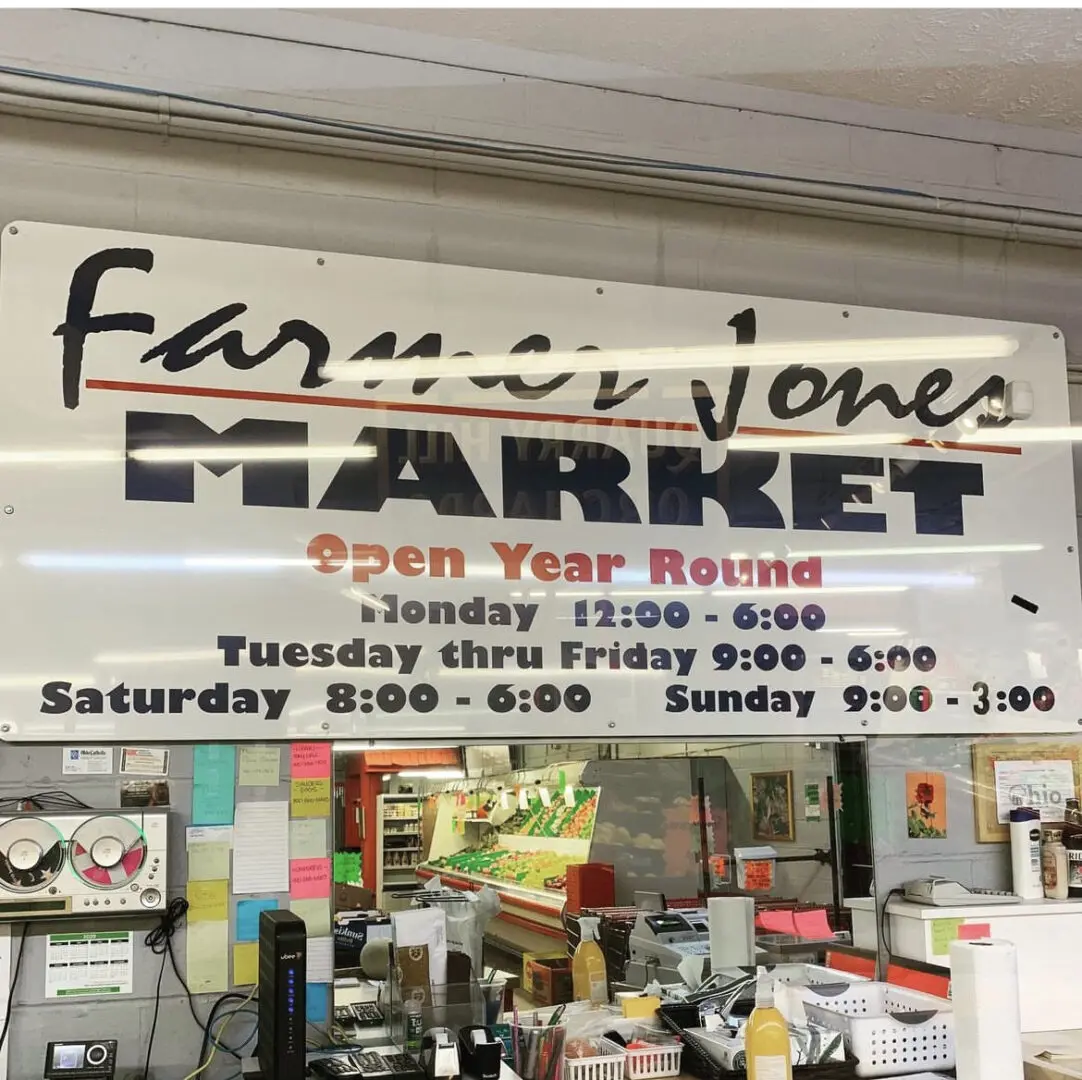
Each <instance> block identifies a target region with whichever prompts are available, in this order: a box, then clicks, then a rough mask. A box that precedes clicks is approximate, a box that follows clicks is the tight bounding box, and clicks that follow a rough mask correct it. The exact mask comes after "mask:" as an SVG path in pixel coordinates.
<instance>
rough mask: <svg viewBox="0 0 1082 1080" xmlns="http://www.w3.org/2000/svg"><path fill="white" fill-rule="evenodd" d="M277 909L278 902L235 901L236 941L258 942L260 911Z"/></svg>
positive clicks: (271, 900) (273, 900)
mask: <svg viewBox="0 0 1082 1080" xmlns="http://www.w3.org/2000/svg"><path fill="white" fill-rule="evenodd" d="M277 907H278V901H277V900H275V899H273V898H271V899H269V900H238V901H237V941H258V940H259V913H260V912H261V911H274V910H275V909H276V908H277Z"/></svg>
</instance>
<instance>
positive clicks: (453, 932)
mask: <svg viewBox="0 0 1082 1080" xmlns="http://www.w3.org/2000/svg"><path fill="white" fill-rule="evenodd" d="M442 889H443V884H442V883H441V881H440V879H439V878H438V877H434V878H431V879H430V880H429V881H428V882H427V883H426V885H425V887H424V889H422V890H421V891H422V897H423V894H424V892H425V891H432V892H435V891H438V890H442ZM440 907H441V908H442V909H443V911H444V912H445V913H446V916H447V948H448V949H452V950H454V951H455V952H460V953H465V954H466V955H467V956H468V957H469V958H470V965H471V968H472V971H473V976H474V978H475V979H480V978H481V974H482V972H483V970H484V961H483V959H482V956H483V950H484V937H485V928H486V927H487V926H488V924H489V922H491V920H492V919H493V918H494V917H495V916H496V915H498V914H499V912H500V897H499V894H498V893H496V892H495V890H493V889H490V888H489V887H488V886H487V885H486V886H484V888H482V889H481V890H480V891H478V892H464V893H462V902H461V903H458V902H456V903H453V904H441V905H440Z"/></svg>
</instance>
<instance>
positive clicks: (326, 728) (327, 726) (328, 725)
mask: <svg viewBox="0 0 1082 1080" xmlns="http://www.w3.org/2000/svg"><path fill="white" fill-rule="evenodd" d="M319 726H320V727H321V728H322V729H323V730H324V731H330V730H331V725H330V724H329V723H327V721H326V720H324V721H323V723H322V724H320V725H319Z"/></svg>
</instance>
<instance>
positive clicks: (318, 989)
mask: <svg viewBox="0 0 1082 1080" xmlns="http://www.w3.org/2000/svg"><path fill="white" fill-rule="evenodd" d="M330 996H331V988H330V984H329V983H309V984H308V986H307V987H306V988H305V991H304V1004H305V1009H304V1013H305V1019H306V1020H307V1021H308V1022H309V1023H310V1024H325V1023H326V1022H327V999H328V998H329V997H330Z"/></svg>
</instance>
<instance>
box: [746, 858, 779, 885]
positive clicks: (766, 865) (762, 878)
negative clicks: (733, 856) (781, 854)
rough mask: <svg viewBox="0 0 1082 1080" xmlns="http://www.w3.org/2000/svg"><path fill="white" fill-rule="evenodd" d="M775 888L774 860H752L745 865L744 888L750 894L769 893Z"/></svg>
mask: <svg viewBox="0 0 1082 1080" xmlns="http://www.w3.org/2000/svg"><path fill="white" fill-rule="evenodd" d="M773 887H774V860H773V859H752V860H751V861H750V862H746V863H744V888H745V889H747V890H748V891H749V892H769V891H770V890H771V889H772V888H773Z"/></svg>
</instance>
